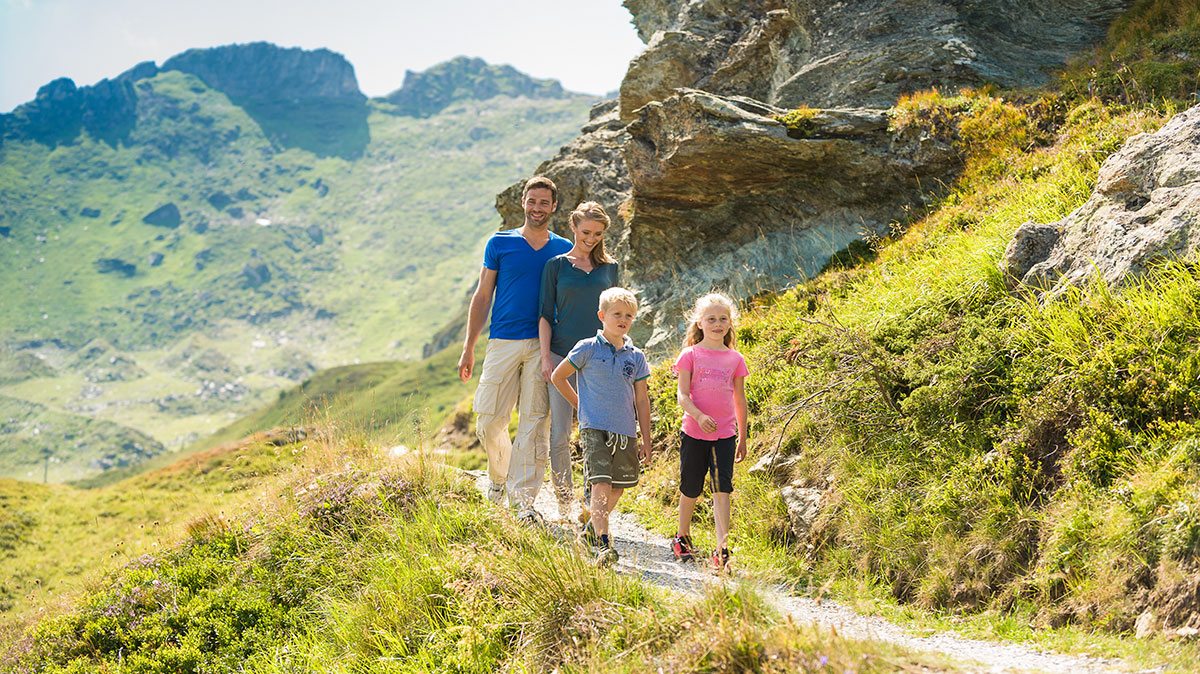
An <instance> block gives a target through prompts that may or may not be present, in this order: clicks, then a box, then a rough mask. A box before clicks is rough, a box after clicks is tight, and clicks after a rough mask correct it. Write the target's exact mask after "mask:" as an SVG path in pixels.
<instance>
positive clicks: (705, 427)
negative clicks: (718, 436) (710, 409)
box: [696, 414, 717, 433]
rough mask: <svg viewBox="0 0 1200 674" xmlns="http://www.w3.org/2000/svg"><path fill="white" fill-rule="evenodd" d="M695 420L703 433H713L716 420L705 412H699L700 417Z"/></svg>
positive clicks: (715, 429) (715, 427) (715, 428)
mask: <svg viewBox="0 0 1200 674" xmlns="http://www.w3.org/2000/svg"><path fill="white" fill-rule="evenodd" d="M696 421H697V422H699V423H700V430H702V431H704V432H705V433H715V432H716V431H717V422H716V421H715V420H714V419H713V418H712V417H710V416H708V415H707V414H701V415H700V418H699V419H697V420H696Z"/></svg>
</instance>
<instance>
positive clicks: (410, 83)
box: [384, 56, 567, 117]
mask: <svg viewBox="0 0 1200 674" xmlns="http://www.w3.org/2000/svg"><path fill="white" fill-rule="evenodd" d="M566 95H567V93H566V92H565V91H563V88H562V85H561V84H559V83H558V81H556V80H540V79H536V78H533V77H530V76H529V75H526V74H525V73H522V72H520V71H518V70H517V69H516V68H513V67H512V66H507V65H499V66H494V65H489V64H488V63H486V62H485V61H484V60H483V59H478V58H468V57H466V56H459V57H456V58H453V59H451V60H449V61H446V62H445V63H439V64H438V65H435V66H433V67H432V68H430V69H428V70H426V71H424V72H420V73H418V72H413V71H411V70H407V71H405V73H404V83H403V84H402V85H401V86H400V88H399V89H397V90H396V91H393V92H392V93H390V94H388V95H387V96H385V97H384V100H385V101H387V102H389V103H392V104H393V105H395V106H396V112H397V113H398V114H401V115H409V116H412V117H429V116H430V115H435V114H437V113H439V112H441V111H442V110H444V109H446V107H447V106H449V105H450V104H451V103H454V102H456V101H466V100H474V101H485V100H488V99H489V98H495V97H496V96H525V97H527V98H562V97H564V96H566Z"/></svg>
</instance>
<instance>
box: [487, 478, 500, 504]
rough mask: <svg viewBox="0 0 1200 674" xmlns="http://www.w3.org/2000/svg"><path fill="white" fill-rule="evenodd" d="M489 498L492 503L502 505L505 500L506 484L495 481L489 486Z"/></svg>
mask: <svg viewBox="0 0 1200 674" xmlns="http://www.w3.org/2000/svg"><path fill="white" fill-rule="evenodd" d="M487 498H488V500H489V501H491V502H492V503H495V504H496V505H501V504H502V503H503V502H504V484H503V483H501V484H496V483H495V482H493V483H492V484H491V486H490V487H488V493H487Z"/></svg>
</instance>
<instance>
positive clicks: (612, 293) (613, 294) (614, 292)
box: [600, 288, 638, 313]
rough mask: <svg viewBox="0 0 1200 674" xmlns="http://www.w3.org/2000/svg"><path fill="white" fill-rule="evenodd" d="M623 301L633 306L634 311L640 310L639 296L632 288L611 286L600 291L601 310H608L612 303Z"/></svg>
mask: <svg viewBox="0 0 1200 674" xmlns="http://www.w3.org/2000/svg"><path fill="white" fill-rule="evenodd" d="M618 302H621V303H624V304H628V305H629V306H631V307H633V311H634V313H636V312H637V310H638V301H637V296H636V295H634V294H633V291H632V290H627V289H625V288H609V289H608V290H605V291H604V292H602V293H600V311H608V308H609V307H611V306H612V305H614V304H616V303H618Z"/></svg>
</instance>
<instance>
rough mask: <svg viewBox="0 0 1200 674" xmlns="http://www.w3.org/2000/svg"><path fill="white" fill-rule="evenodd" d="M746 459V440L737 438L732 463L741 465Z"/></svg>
mask: <svg viewBox="0 0 1200 674" xmlns="http://www.w3.org/2000/svg"><path fill="white" fill-rule="evenodd" d="M745 458H746V438H738V444H737V453H736V454H734V455H733V462H734V463H741V462H742V459H745Z"/></svg>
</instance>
